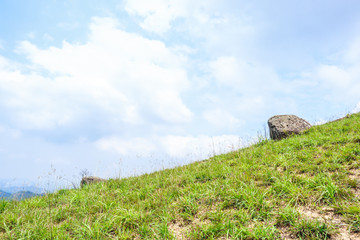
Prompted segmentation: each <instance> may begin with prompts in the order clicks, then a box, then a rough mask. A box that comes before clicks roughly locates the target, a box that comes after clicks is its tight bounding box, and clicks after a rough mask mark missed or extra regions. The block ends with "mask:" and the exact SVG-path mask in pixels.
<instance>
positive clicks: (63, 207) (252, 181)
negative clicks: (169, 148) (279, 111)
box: [0, 114, 360, 239]
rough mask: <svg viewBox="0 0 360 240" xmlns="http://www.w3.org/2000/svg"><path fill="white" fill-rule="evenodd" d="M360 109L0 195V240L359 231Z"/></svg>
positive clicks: (304, 235)
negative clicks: (76, 182)
mask: <svg viewBox="0 0 360 240" xmlns="http://www.w3.org/2000/svg"><path fill="white" fill-rule="evenodd" d="M359 169H360V115H359V114H354V115H350V116H349V117H348V118H345V119H343V120H341V121H337V122H332V123H327V124H324V125H321V126H314V127H312V128H311V129H309V130H308V131H306V132H305V133H304V134H302V135H298V136H293V137H291V138H288V139H283V140H281V141H270V140H266V139H261V140H259V142H258V143H257V144H254V145H252V146H250V147H248V148H245V149H240V150H238V151H234V152H231V153H228V154H223V155H219V156H215V157H213V158H211V159H209V160H206V161H201V162H196V163H193V164H190V165H187V166H183V167H178V168H174V169H169V170H164V171H159V172H155V173H152V174H145V175H142V176H139V177H131V178H126V179H114V180H109V181H107V182H105V183H98V184H94V185H89V186H85V187H84V188H82V189H73V190H59V191H57V192H55V193H53V194H48V195H46V196H44V197H35V198H32V199H27V200H24V201H11V202H4V201H0V239H282V238H283V236H284V234H287V236H288V237H290V238H293V239H330V238H335V239H336V236H337V234H338V233H339V224H340V223H339V222H336V221H331V219H330V220H329V219H328V220H322V219H321V218H319V217H309V216H307V215H306V214H304V213H303V212H302V211H301V209H303V208H307V209H311V211H313V212H315V213H318V215H316V216H321V213H322V211H323V209H330V210H331V214H333V216H334V217H336V218H338V219H341V224H345V225H346V227H347V228H346V229H347V231H348V234H352V235H353V236H359V235H356V234H359V232H360V200H359V188H360V174H359V173H360V170H359Z"/></svg>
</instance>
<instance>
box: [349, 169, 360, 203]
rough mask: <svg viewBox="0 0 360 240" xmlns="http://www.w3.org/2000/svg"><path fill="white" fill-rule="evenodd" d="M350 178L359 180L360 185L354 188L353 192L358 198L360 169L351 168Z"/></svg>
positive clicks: (359, 192) (359, 194)
mask: <svg viewBox="0 0 360 240" xmlns="http://www.w3.org/2000/svg"><path fill="white" fill-rule="evenodd" d="M349 178H350V179H352V180H355V181H357V182H358V187H357V188H355V189H352V192H353V193H354V196H355V197H356V198H360V187H359V185H360V169H351V170H350V174H349Z"/></svg>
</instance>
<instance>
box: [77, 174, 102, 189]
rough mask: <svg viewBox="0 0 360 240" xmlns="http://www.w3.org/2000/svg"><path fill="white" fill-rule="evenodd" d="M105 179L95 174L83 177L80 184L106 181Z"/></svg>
mask: <svg viewBox="0 0 360 240" xmlns="http://www.w3.org/2000/svg"><path fill="white" fill-rule="evenodd" d="M104 181H105V179H103V178H99V177H94V176H85V177H83V178H82V179H81V182H80V186H81V187H83V186H84V185H87V184H92V183H97V182H104Z"/></svg>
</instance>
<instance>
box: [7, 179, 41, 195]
mask: <svg viewBox="0 0 360 240" xmlns="http://www.w3.org/2000/svg"><path fill="white" fill-rule="evenodd" d="M0 189H1V191H3V192H7V193H16V192H21V191H29V192H33V193H38V194H40V193H44V192H45V191H44V189H43V188H39V187H37V184H36V183H31V182H27V181H25V180H20V179H19V180H16V179H0Z"/></svg>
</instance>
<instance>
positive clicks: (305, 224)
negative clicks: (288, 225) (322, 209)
mask: <svg viewBox="0 0 360 240" xmlns="http://www.w3.org/2000/svg"><path fill="white" fill-rule="evenodd" d="M292 231H293V232H294V233H295V235H296V236H297V237H299V238H301V239H329V238H330V236H331V233H332V231H333V229H332V227H329V226H328V225H326V224H325V223H323V222H319V221H312V220H301V221H300V222H298V223H297V224H295V225H294V226H293V228H292Z"/></svg>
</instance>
